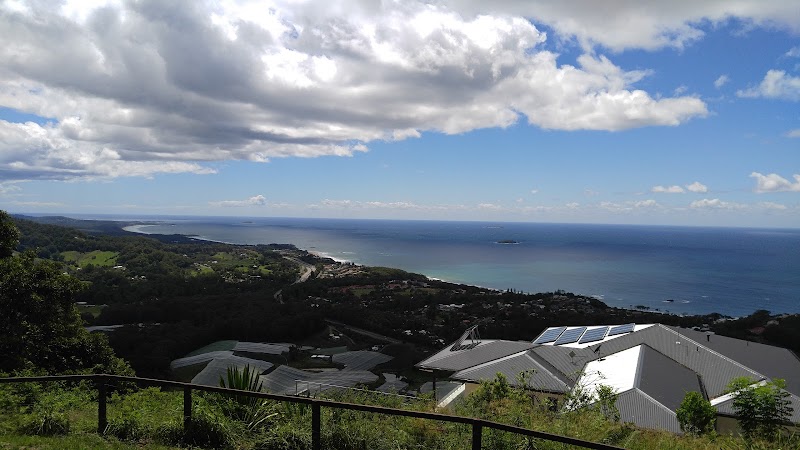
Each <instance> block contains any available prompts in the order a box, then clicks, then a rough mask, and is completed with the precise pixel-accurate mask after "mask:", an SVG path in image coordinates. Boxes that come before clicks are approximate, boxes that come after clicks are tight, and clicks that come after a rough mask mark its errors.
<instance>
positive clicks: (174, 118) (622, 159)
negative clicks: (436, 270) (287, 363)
mask: <svg viewBox="0 0 800 450" xmlns="http://www.w3.org/2000/svg"><path fill="white" fill-rule="evenodd" d="M483 3H485V2H469V1H465V2H447V1H437V2H433V3H423V2H401V3H393V2H383V3H381V4H380V5H379V4H377V3H375V2H359V1H347V2H330V3H326V5H328V7H327V8H326V9H324V10H322V9H321V8H319V7H318V4H317V5H316V6H315V4H313V3H307V2H290V3H284V2H261V1H258V2H255V1H254V2H246V1H219V2H195V3H192V4H191V5H189V4H185V3H183V4H177V5H176V4H169V3H166V2H156V1H152V2H150V1H144V2H136V3H132V2H124V1H108V2H105V1H93V2H78V1H65V2H62V4H61V6H60V8H49V7H48V8H43V7H41V6H40V5H37V4H35V3H27V2H22V1H6V2H3V3H0V35H3V36H2V37H3V42H6V43H8V44H7V45H4V48H3V49H0V61H4V62H2V63H0V69H1V70H0V209H5V210H9V211H11V212H15V213H53V214H69V213H84V214H118V215H121V214H129V215H152V214H165V215H173V214H179V215H233V216H292V217H342V218H398V219H448V220H450V219H452V220H492V221H497V220H508V221H533V222H588V223H633V224H675V225H725V226H766V227H798V226H800V107H799V106H800V105H799V104H798V103H799V102H800V10H798V9H797V8H796V5H795V6H794V7H793V6H792V5H790V4H789V3H791V2H783V1H775V2H772V1H753V2H750V3H748V2H738V3H737V6H736V9H735V10H733V9H729V8H732V6H729V3H730V2H724V1H719V2H716V1H708V2H701V3H700V4H699V5H692V4H691V3H690V2H678V3H671V2H663V3H664V4H663V5H659V4H655V5H649V4H648V5H641V4H639V3H640V2H625V1H623V2H615V3H614V4H613V5H608V4H605V5H603V6H602V7H601V6H600V5H597V4H595V3H594V2H567V3H569V4H561V2H558V3H557V4H554V3H552V2H539V1H525V2H515V1H498V2H492V5H491V6H487V5H484V4H483ZM684 3H685V4H684ZM187 5H188V6H189V7H188V8H187Z"/></svg>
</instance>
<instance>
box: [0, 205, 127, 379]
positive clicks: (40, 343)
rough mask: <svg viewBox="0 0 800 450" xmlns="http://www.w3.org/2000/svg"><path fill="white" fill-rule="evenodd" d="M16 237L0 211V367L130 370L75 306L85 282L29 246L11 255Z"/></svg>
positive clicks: (5, 369)
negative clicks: (38, 255) (87, 327)
mask: <svg viewBox="0 0 800 450" xmlns="http://www.w3.org/2000/svg"><path fill="white" fill-rule="evenodd" d="M18 238H19V232H18V231H17V229H16V227H15V226H14V224H13V223H11V220H10V217H9V216H8V214H6V213H5V212H3V211H0V251H2V252H3V253H2V255H3V256H0V372H18V371H21V370H26V369H29V370H36V371H44V372H47V373H76V372H87V371H95V372H98V371H103V372H110V373H130V372H131V370H130V367H129V366H128V365H127V363H125V362H124V361H122V360H120V359H119V358H117V357H116V356H114V352H113V350H112V349H111V347H110V346H109V345H108V341H107V340H106V338H105V336H102V335H95V334H90V333H89V332H87V331H86V330H85V329H84V328H83V323H82V321H81V318H80V315H79V314H78V310H77V308H76V307H75V298H76V296H77V295H78V293H79V292H80V291H81V290H82V289H83V288H84V286H83V284H82V283H81V282H80V281H78V280H77V279H75V278H73V277H71V276H69V275H67V274H64V273H63V272H62V270H61V268H60V266H59V265H58V264H57V263H55V262H53V261H48V260H40V259H37V258H36V257H35V255H34V254H33V253H32V252H30V251H26V252H24V253H22V254H18V255H13V254H12V252H10V251H8V249H13V248H16V245H17V240H18Z"/></svg>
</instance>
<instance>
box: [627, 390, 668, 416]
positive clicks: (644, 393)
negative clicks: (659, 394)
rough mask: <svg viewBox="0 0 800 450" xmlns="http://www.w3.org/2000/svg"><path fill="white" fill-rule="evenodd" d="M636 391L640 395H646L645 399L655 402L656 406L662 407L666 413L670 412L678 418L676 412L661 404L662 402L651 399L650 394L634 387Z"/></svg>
mask: <svg viewBox="0 0 800 450" xmlns="http://www.w3.org/2000/svg"><path fill="white" fill-rule="evenodd" d="M634 389H636V391H637V392H639V393H640V394H642V395H644V396H645V397H647V399H648V400H650V401H651V402H653V403H654V404H655V405H656V406H660V407H661V408H663V409H664V410H665V411H667V412H669V413H670V414H672V415H673V416H676V417H677V414H676V413H675V411H673V410H671V409H669V408H668V407H667V406H666V405H664V404H663V403H661V402H660V401H658V400H656V399H654V398H653V397H651V396H650V394H648V393H647V392H645V391H643V390H641V389H639V388H638V387H634Z"/></svg>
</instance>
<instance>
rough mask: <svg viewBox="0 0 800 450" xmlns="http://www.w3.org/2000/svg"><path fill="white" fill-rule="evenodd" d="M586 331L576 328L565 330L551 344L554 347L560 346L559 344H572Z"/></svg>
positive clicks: (584, 328) (582, 328) (583, 328)
mask: <svg viewBox="0 0 800 450" xmlns="http://www.w3.org/2000/svg"><path fill="white" fill-rule="evenodd" d="M584 331H586V327H578V328H573V329H571V330H567V331H565V332H563V333H561V336H559V337H558V339H556V341H555V342H554V343H553V344H554V345H561V344H572V343H573V342H575V341H577V340H578V338H580V337H581V335H582V334H583V332H584Z"/></svg>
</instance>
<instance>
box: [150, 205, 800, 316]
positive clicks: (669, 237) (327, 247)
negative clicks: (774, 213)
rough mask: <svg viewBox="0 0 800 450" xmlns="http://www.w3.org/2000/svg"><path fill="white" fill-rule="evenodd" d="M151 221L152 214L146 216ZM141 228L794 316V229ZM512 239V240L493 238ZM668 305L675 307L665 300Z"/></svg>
mask: <svg viewBox="0 0 800 450" xmlns="http://www.w3.org/2000/svg"><path fill="white" fill-rule="evenodd" d="M140 219H141V218H140ZM150 219H153V218H150ZM156 220H158V221H160V222H161V223H159V224H158V225H154V226H147V227H142V228H141V229H140V231H142V232H146V233H163V234H187V235H196V236H198V237H201V238H203V239H210V240H216V241H222V242H230V243H241V244H268V243H291V244H295V245H297V246H298V247H300V248H303V249H306V250H309V251H313V252H317V253H321V254H324V255H327V256H330V257H333V258H335V259H339V260H348V261H353V262H355V263H358V264H366V265H380V266H389V267H398V268H402V269H405V270H409V271H413V272H419V273H423V274H425V275H428V276H430V277H435V278H440V279H444V280H448V281H454V282H459V283H468V284H474V285H479V286H485V287H491V288H496V289H507V288H514V289H517V290H522V291H525V292H542V291H553V290H557V289H563V290H566V291H571V292H575V293H580V294H586V295H595V296H598V297H599V298H601V299H602V300H603V301H605V302H606V303H608V304H609V305H612V306H620V307H630V306H632V305H646V306H649V307H651V308H654V309H655V308H658V309H660V310H662V311H663V310H667V311H670V312H673V313H690V314H696V313H708V312H720V313H723V314H728V315H734V316H738V315H745V314H750V313H752V312H753V311H754V310H756V309H768V310H770V311H772V312H800V230H796V229H746V228H695V227H663V226H627V225H575V224H530V223H494V222H493V223H481V222H434V221H388V220H341V219H292V218H213V217H208V218H201V217H193V218H185V217H184V218H180V217H175V218H163V217H160V218H157V219H156ZM502 240H513V241H515V242H517V243H515V244H500V243H498V241H502ZM670 300H671V301H670Z"/></svg>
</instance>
